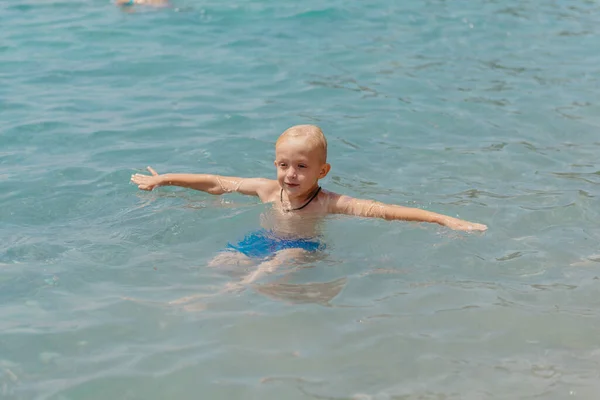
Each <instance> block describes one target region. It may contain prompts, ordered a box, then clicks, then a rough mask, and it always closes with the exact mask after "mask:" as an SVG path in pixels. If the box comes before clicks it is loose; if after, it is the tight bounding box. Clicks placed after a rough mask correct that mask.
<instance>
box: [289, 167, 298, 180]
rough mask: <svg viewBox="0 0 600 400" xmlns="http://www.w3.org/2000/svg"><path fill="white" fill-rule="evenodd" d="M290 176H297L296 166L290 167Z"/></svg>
mask: <svg viewBox="0 0 600 400" xmlns="http://www.w3.org/2000/svg"><path fill="white" fill-rule="evenodd" d="M288 176H289V177H291V178H295V177H296V169H295V168H289V169H288Z"/></svg>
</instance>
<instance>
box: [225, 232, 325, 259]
mask: <svg viewBox="0 0 600 400" xmlns="http://www.w3.org/2000/svg"><path fill="white" fill-rule="evenodd" d="M227 248H228V249H233V250H236V251H239V252H240V253H242V254H245V255H247V256H248V257H254V258H267V257H270V256H273V255H274V254H275V253H276V252H278V251H280V250H285V249H304V250H307V251H317V250H323V249H324V248H325V244H324V243H322V242H321V241H319V240H317V239H285V238H278V237H277V236H275V234H274V233H273V232H269V231H267V230H265V229H259V230H257V231H254V232H252V233H249V234H248V235H246V237H245V238H244V239H242V240H241V241H240V242H238V243H237V244H231V243H228V244H227Z"/></svg>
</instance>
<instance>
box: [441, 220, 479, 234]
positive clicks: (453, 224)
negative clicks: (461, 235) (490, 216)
mask: <svg viewBox="0 0 600 400" xmlns="http://www.w3.org/2000/svg"><path fill="white" fill-rule="evenodd" d="M443 222H444V225H445V226H447V227H448V228H450V229H454V230H455V231H485V230H487V226H486V225H483V224H477V223H475V222H469V221H463V220H462V219H458V218H452V217H446V218H444V220H443Z"/></svg>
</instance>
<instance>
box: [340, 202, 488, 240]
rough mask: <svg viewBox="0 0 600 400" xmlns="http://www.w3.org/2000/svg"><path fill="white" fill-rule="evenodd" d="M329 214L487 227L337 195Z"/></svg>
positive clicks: (476, 228)
mask: <svg viewBox="0 0 600 400" xmlns="http://www.w3.org/2000/svg"><path fill="white" fill-rule="evenodd" d="M329 212H330V213H332V214H348V215H356V216H361V217H369V218H382V219H387V220H403V221H416V222H433V223H436V224H440V225H444V226H447V227H448V228H451V229H455V230H461V231H485V230H486V229H487V226H485V225H483V224H477V223H474V222H469V221H464V220H461V219H458V218H453V217H450V216H447V215H443V214H438V213H434V212H431V211H426V210H421V209H419V208H411V207H402V206H397V205H391V204H384V203H379V202H377V201H372V200H361V199H354V198H352V197H348V196H342V195H338V194H334V195H332V199H331V201H330V203H329Z"/></svg>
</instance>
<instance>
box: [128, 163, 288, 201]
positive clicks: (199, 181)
mask: <svg viewBox="0 0 600 400" xmlns="http://www.w3.org/2000/svg"><path fill="white" fill-rule="evenodd" d="M148 171H150V173H151V174H152V175H142V174H135V175H131V182H133V183H135V184H136V185H138V188H139V189H142V190H152V189H154V188H155V187H158V186H180V187H185V188H189V189H194V190H201V191H203V192H206V193H210V194H215V195H219V194H223V193H232V192H238V193H241V194H247V195H251V196H259V197H261V198H263V197H266V195H267V193H268V192H269V191H270V190H272V187H273V186H275V185H277V182H276V181H273V180H270V179H264V178H238V177H234V176H220V175H209V174H163V175H159V174H158V173H157V172H156V171H155V170H154V169H152V168H151V167H148Z"/></svg>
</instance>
